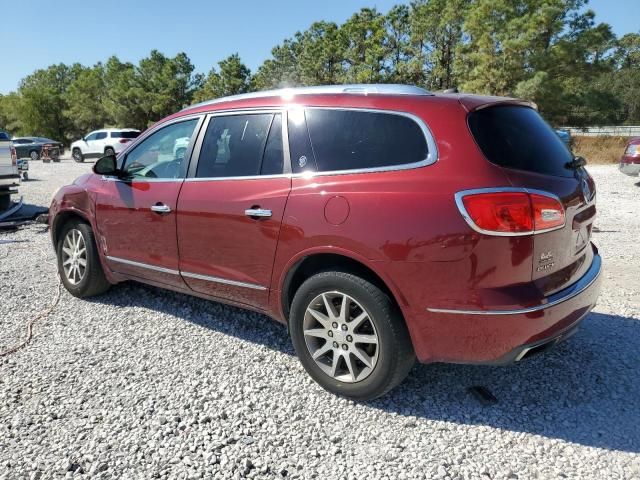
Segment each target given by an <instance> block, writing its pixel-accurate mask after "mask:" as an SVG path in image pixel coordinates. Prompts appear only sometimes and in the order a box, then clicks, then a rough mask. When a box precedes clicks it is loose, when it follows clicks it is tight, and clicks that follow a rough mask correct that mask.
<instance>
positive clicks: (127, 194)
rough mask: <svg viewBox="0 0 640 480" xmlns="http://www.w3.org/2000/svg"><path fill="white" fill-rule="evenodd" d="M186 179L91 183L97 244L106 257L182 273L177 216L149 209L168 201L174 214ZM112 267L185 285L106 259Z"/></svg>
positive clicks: (178, 278)
mask: <svg viewBox="0 0 640 480" xmlns="http://www.w3.org/2000/svg"><path fill="white" fill-rule="evenodd" d="M182 183H183V182H182V181H173V182H142V181H133V182H123V181H111V180H108V181H103V180H97V181H94V182H93V187H94V191H95V193H96V209H95V215H96V224H97V227H98V228H97V233H98V239H99V240H98V241H99V242H100V244H101V246H102V252H103V253H105V255H106V256H109V257H116V258H119V259H126V260H130V261H132V262H139V263H144V264H148V265H154V266H157V267H160V268H165V269H169V270H173V271H176V272H177V271H178V267H179V265H178V241H177V238H176V216H175V214H174V213H170V214H166V215H164V214H159V213H155V212H152V211H151V207H152V206H153V205H155V204H157V203H164V204H165V205H168V206H169V207H170V208H171V209H172V210H173V211H175V209H176V207H177V202H178V193H179V192H180V188H181V186H182ZM107 264H108V265H109V268H110V269H111V270H113V271H115V272H118V273H121V274H123V275H133V276H136V277H138V278H143V279H144V278H147V279H149V280H154V281H156V282H160V283H163V284H167V285H175V286H184V281H183V280H182V277H181V276H180V275H177V274H175V273H173V274H172V273H166V272H161V271H158V270H150V269H148V268H141V267H137V266H133V265H130V264H125V263H121V262H118V261H113V260H109V259H107Z"/></svg>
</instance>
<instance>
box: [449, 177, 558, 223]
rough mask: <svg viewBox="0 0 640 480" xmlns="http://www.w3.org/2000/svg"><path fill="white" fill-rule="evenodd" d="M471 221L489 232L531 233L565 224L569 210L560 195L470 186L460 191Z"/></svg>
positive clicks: (461, 207)
mask: <svg viewBox="0 0 640 480" xmlns="http://www.w3.org/2000/svg"><path fill="white" fill-rule="evenodd" d="M456 204H457V205H458V209H459V210H460V212H461V213H462V215H463V217H464V218H465V220H466V221H467V223H468V224H469V225H470V226H471V227H472V228H473V229H474V230H476V231H478V232H481V233H486V234H488V235H531V234H534V233H542V232H545V231H549V230H552V229H556V228H561V227H563V226H564V223H565V212H564V208H563V206H562V204H561V203H560V201H559V200H558V198H557V197H554V196H553V195H551V194H548V193H545V192H538V191H536V192H535V193H534V192H530V191H527V190H525V189H515V188H514V189H511V188H504V189H481V190H467V191H464V192H460V193H457V194H456Z"/></svg>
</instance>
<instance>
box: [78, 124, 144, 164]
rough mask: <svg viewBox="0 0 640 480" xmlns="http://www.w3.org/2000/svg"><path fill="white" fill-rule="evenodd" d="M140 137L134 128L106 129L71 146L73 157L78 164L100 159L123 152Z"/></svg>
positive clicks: (94, 132)
mask: <svg viewBox="0 0 640 480" xmlns="http://www.w3.org/2000/svg"><path fill="white" fill-rule="evenodd" d="M138 135H140V130H135V129H133V128H105V129H102V130H95V131H93V132H91V133H90V134H89V135H87V136H86V137H84V138H83V139H81V140H76V141H75V142H73V143H72V144H71V156H72V157H73V159H74V160H75V161H76V162H84V159H85V158H99V157H102V156H103V155H113V154H116V153H119V152H121V151H122V150H124V148H125V147H126V146H127V144H128V143H129V142H130V141H131V140H133V139H134V138H136V137H137V136H138Z"/></svg>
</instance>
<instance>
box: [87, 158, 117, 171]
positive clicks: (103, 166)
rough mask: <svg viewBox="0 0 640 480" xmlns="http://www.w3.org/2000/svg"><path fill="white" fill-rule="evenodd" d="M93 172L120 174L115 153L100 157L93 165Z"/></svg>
mask: <svg viewBox="0 0 640 480" xmlns="http://www.w3.org/2000/svg"><path fill="white" fill-rule="evenodd" d="M93 173H96V174H98V175H118V173H119V172H118V164H117V162H116V156H115V155H105V156H104V157H100V159H98V161H97V162H96V163H95V164H94V165H93Z"/></svg>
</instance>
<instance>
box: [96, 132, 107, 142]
mask: <svg viewBox="0 0 640 480" xmlns="http://www.w3.org/2000/svg"><path fill="white" fill-rule="evenodd" d="M104 138H107V132H98V133H96V138H95V139H96V140H102V139H104Z"/></svg>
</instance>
